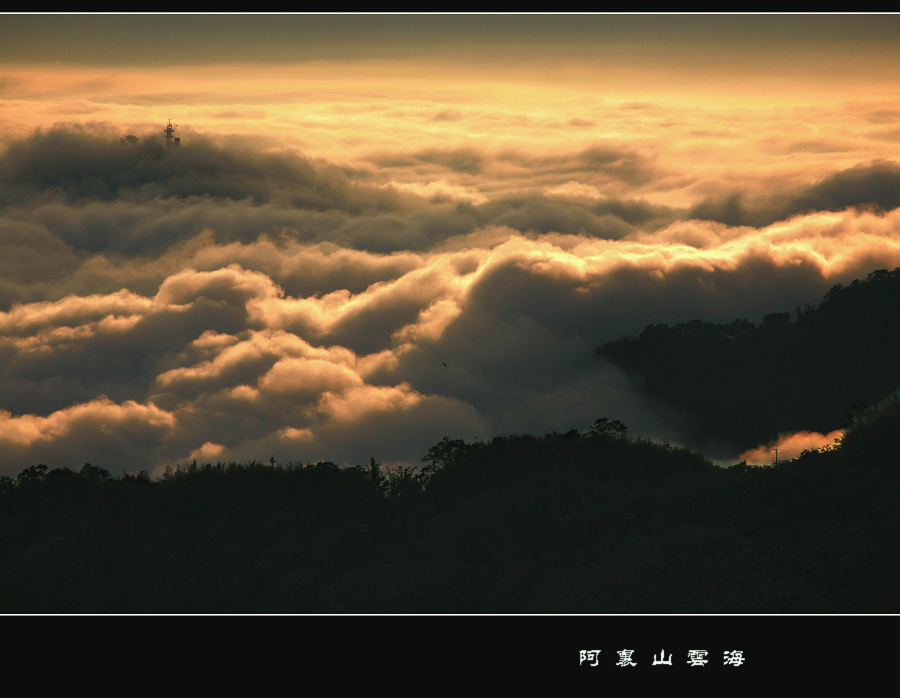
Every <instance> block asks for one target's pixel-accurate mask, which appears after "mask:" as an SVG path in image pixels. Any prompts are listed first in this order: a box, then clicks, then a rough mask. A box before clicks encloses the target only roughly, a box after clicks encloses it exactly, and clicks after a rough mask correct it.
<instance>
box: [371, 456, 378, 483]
mask: <svg viewBox="0 0 900 698" xmlns="http://www.w3.org/2000/svg"><path fill="white" fill-rule="evenodd" d="M369 474H370V475H371V476H372V485H374V486H375V487H378V461H377V460H375V458H374V456H373V457H371V458H369Z"/></svg>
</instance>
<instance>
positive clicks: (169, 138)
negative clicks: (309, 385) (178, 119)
mask: <svg viewBox="0 0 900 698" xmlns="http://www.w3.org/2000/svg"><path fill="white" fill-rule="evenodd" d="M176 126H178V124H175V126H172V119H169V124H168V126H166V130H165V131H164V132H163V133H165V134H166V145H181V139H180V138H173V137H174V135H175V127H176Z"/></svg>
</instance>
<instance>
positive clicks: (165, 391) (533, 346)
mask: <svg viewBox="0 0 900 698" xmlns="http://www.w3.org/2000/svg"><path fill="white" fill-rule="evenodd" d="M632 106H633V110H634V111H635V113H642V114H646V113H652V112H653V107H652V105H643V106H641V105H637V106H635V105H632ZM638 107H640V108H638ZM882 112H883V113H884V114H887V116H884V117H883V118H884V119H891V118H893V117H891V116H890V114H892V113H893V112H890V110H882ZM443 113H444V112H438V114H443ZM872 113H875V112H872ZM879 113H881V112H879ZM423 118H424V117H423ZM428 118H429V119H436V121H435V122H434V123H438V124H447V123H456V122H457V121H459V120H461V119H465V118H466V116H465V113H464V107H460V110H458V111H453V112H452V113H451V112H449V111H448V112H447V113H446V114H444V116H441V117H440V118H438V116H436V115H435V113H431V112H429V115H428ZM573 118H574V117H573ZM570 121H571V120H570ZM569 126H570V127H571V128H577V129H585V128H589V126H590V122H589V121H588V120H584V119H582V120H580V121H578V123H574V124H572V123H570V124H569ZM124 133H125V132H124V131H122V130H117V129H115V128H113V127H112V126H109V125H106V126H101V125H96V124H95V125H89V124H88V125H84V124H82V125H78V126H56V127H53V128H50V129H42V130H39V131H36V132H33V133H31V134H30V135H27V136H25V137H23V138H20V139H18V140H10V141H8V142H7V144H6V146H5V148H4V149H2V150H0V472H3V473H6V474H16V473H17V472H19V471H20V470H22V469H23V468H25V467H27V466H29V465H33V464H35V463H37V462H45V463H48V464H49V465H51V466H52V467H56V466H69V467H77V466H79V465H80V464H81V463H83V462H85V461H90V462H91V463H94V464H95V465H100V466H102V467H107V468H109V469H110V470H112V471H113V472H117V471H119V470H122V469H125V470H129V471H133V470H138V469H145V470H155V471H157V472H158V471H159V470H161V469H162V468H164V467H165V466H166V465H167V464H176V463H179V462H183V461H184V460H187V459H193V458H197V459H201V460H223V461H224V460H249V459H262V460H268V459H269V458H270V457H275V458H276V460H278V461H279V462H286V461H289V460H290V461H295V462H296V461H315V460H319V459H330V460H334V461H337V462H342V463H362V462H365V461H366V460H367V459H368V457H370V456H375V457H376V458H378V459H379V460H382V461H385V462H407V463H416V462H418V461H419V459H420V458H421V456H422V455H423V454H424V453H425V452H426V451H427V449H428V447H429V446H431V445H433V444H434V443H435V442H437V441H438V440H440V439H441V438H442V437H443V436H445V435H448V436H451V437H452V438H463V439H466V440H469V441H471V440H474V439H476V438H481V439H487V438H490V437H492V436H494V435H497V434H503V433H511V432H522V431H529V432H532V433H542V432H543V431H545V430H552V429H557V430H561V431H567V430H569V429H571V428H578V429H585V428H587V427H588V426H589V425H590V424H591V423H592V422H593V421H594V420H595V419H597V418H599V417H602V416H608V417H610V418H615V419H620V420H622V421H623V422H625V423H626V424H627V425H628V426H629V431H630V433H632V434H635V435H642V436H650V437H654V438H658V439H665V440H668V441H671V442H682V441H683V440H684V436H683V434H684V433H687V430H685V429H683V428H682V424H683V423H684V422H685V421H686V420H689V419H690V416H689V415H679V414H677V413H675V412H673V411H672V410H671V408H669V407H668V406H666V405H664V404H658V403H654V402H652V401H650V400H649V399H647V398H646V397H644V396H643V393H642V392H641V390H640V386H639V385H638V384H636V383H635V379H634V378H633V377H630V376H627V375H624V374H623V373H622V372H620V371H619V370H618V369H616V368H615V367H613V366H611V365H609V364H607V363H604V362H602V361H601V360H600V359H598V358H597V357H596V355H595V354H594V352H593V350H594V348H595V347H596V346H598V345H599V344H600V343H602V342H604V341H607V340H611V339H615V338H618V337H619V336H621V335H623V334H631V333H636V332H639V331H640V330H642V329H643V328H644V327H645V326H646V325H648V324H651V323H661V322H669V323H676V322H681V321H685V320H689V319H693V318H702V319H709V320H718V321H730V320H732V319H734V318H736V317H748V318H750V319H751V320H754V321H757V322H758V321H759V320H760V319H761V317H762V316H763V315H764V314H766V313H771V312H781V311H784V310H790V309H792V308H793V307H795V306H797V305H803V304H804V303H812V302H816V301H817V300H818V299H819V298H820V297H821V296H822V295H823V294H824V292H825V291H827V290H828V288H830V287H831V286H832V285H833V284H835V283H847V282H848V281H849V280H852V279H853V278H855V277H864V276H865V275H866V274H867V273H868V272H870V271H872V270H873V269H876V268H894V267H896V266H900V236H898V235H897V232H896V231H897V230H898V227H900V208H897V207H898V205H900V200H898V199H897V197H896V190H897V183H898V182H900V174H898V173H900V165H898V164H897V163H896V162H894V161H890V160H878V159H868V160H863V161H858V162H857V163H855V164H854V165H852V166H849V167H846V168H844V169H833V170H832V171H830V172H823V173H822V174H821V176H819V177H818V178H817V179H815V180H813V181H808V180H806V179H803V178H798V177H797V176H796V173H786V174H785V176H784V179H783V180H782V181H781V184H782V186H781V187H780V188H777V190H776V188H775V187H773V183H772V182H768V183H761V182H762V180H761V179H760V178H759V176H757V175H754V176H753V177H750V178H749V179H747V180H742V179H741V178H740V177H736V178H735V179H734V181H733V182H732V183H730V185H729V186H731V188H732V191H731V192H729V191H728V188H727V187H723V186H711V184H710V182H707V183H706V184H705V185H703V186H701V184H700V183H698V182H699V180H698V179H697V177H698V175H697V173H696V172H685V173H678V172H673V171H672V169H671V162H670V161H666V162H661V161H660V158H659V157H658V154H659V153H658V151H655V150H654V149H653V148H650V149H649V150H642V149H641V148H640V147H638V146H637V145H630V144H627V143H622V142H614V141H609V140H604V139H594V141H593V143H592V144H587V145H584V144H581V145H577V146H575V147H572V148H569V149H565V148H560V149H558V150H556V151H555V152H552V153H546V152H543V151H540V150H533V151H529V150H528V149H526V148H523V147H520V146H518V145H517V146H515V147H512V146H509V147H507V146H502V145H492V146H490V147H487V146H481V145H476V144H469V145H466V146H459V145H453V144H450V145H448V146H446V147H439V146H433V145H432V146H429V147H421V145H420V144H416V143H413V144H410V147H408V148H404V147H403V144H402V143H401V144H398V145H397V146H396V147H395V148H394V149H393V150H392V151H386V150H384V149H372V150H371V151H369V152H368V153H366V154H365V155H364V156H360V157H359V158H357V160H356V162H355V163H351V164H348V163H342V164H341V165H338V164H334V163H331V162H329V161H326V160H323V159H320V158H319V159H317V158H309V157H305V156H303V155H299V154H297V153H295V152H293V151H290V150H286V149H281V150H270V149H262V148H255V149H254V148H249V147H247V146H246V144H242V145H241V146H240V147H238V146H233V145H228V144H227V142H226V140H223V139H216V138H212V137H210V138H206V137H201V136H199V135H197V136H196V137H194V138H190V139H189V138H185V140H184V141H183V145H182V146H181V147H180V148H179V149H177V150H176V149H165V148H163V146H162V145H161V143H160V141H161V139H160V138H158V137H157V136H155V135H152V134H150V135H148V134H143V133H142V134H141V135H140V137H139V138H138V140H137V142H129V141H127V140H126V141H124V142H123V140H121V139H122V136H123V135H124ZM810 147H811V146H810ZM667 182H668V183H667ZM679 182H680V183H679ZM748 182H750V184H748ZM744 184H746V185H747V186H743V185H744ZM751 184H752V186H751ZM666 187H669V188H670V189H672V188H673V187H676V188H680V190H681V191H682V192H683V193H684V192H691V191H693V192H694V193H693V194H692V195H690V196H688V195H687V194H685V196H687V197H688V198H687V201H686V203H685V204H684V205H677V204H675V203H671V202H669V203H665V204H664V203H659V202H658V201H659V200H660V199H658V198H657V199H654V198H653V197H652V196H651V194H652V193H653V192H654V191H656V192H657V193H659V192H661V191H664V190H665V189H666ZM735 192H737V193H735ZM691 197H692V198H691ZM653 201H657V203H654V202H653ZM830 436H831V435H828V436H827V437H822V438H829V437H830ZM792 438H793V439H794V441H796V438H795V437H792ZM791 443H793V441H791ZM804 443H806V442H804ZM810 443H812V441H810ZM782 448H785V449H786V448H788V442H787V441H785V442H784V443H783V444H782ZM745 455H746V454H745ZM757 455H759V454H757ZM754 457H755V456H754ZM760 457H767V453H764V454H762V455H761V456H760Z"/></svg>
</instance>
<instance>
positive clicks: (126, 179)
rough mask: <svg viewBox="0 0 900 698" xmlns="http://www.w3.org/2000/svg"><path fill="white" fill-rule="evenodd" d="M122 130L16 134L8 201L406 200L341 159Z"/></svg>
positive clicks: (2, 196) (2, 187)
mask: <svg viewBox="0 0 900 698" xmlns="http://www.w3.org/2000/svg"><path fill="white" fill-rule="evenodd" d="M117 136H118V134H112V133H110V132H109V131H108V130H107V129H104V128H102V127H94V128H85V127H80V126H72V127H54V128H51V129H49V130H47V131H42V130H38V131H37V132H36V133H34V134H33V135H32V136H30V137H28V138H25V139H22V140H19V141H14V142H13V143H11V144H10V145H9V147H8V148H7V149H6V150H5V151H3V152H2V153H0V205H5V206H8V205H10V204H11V203H17V204H21V203H22V202H23V201H27V200H39V199H40V198H41V197H59V198H61V199H63V200H65V201H67V202H78V203H82V202H85V201H128V202H133V203H143V202H147V201H151V200H153V199H157V198H171V197H181V198H186V197H193V196H196V197H202V196H209V197H214V198H224V199H231V200H240V199H249V200H250V201H252V202H253V203H255V204H262V203H269V202H272V201H275V200H277V201H279V202H282V203H284V204H286V205H290V206H292V207H294V208H305V209H312V210H340V211H346V212H348V213H355V214H359V213H363V212H369V211H379V210H382V211H383V210H396V209H398V208H399V207H400V202H399V198H398V197H397V196H396V194H394V193H393V192H391V191H390V190H384V189H378V188H373V187H365V186H360V185H357V184H356V183H354V182H352V181H350V180H349V179H348V177H347V176H346V174H345V173H344V172H343V171H342V170H340V169H339V168H337V167H335V166H333V165H327V164H324V163H313V162H311V161H309V160H307V159H305V158H302V157H299V156H296V155H290V154H275V153H272V154H265V153H253V152H246V151H245V152H240V151H236V150H227V149H224V148H220V147H217V146H215V145H214V144H212V143H211V142H210V141H208V140H206V139H204V138H203V137H202V136H195V137H192V139H191V147H190V148H187V147H185V148H177V149H175V148H170V149H168V150H167V149H166V148H164V147H163V145H162V138H161V137H160V136H158V135H155V134H154V135H152V136H145V137H144V138H143V139H142V140H140V141H139V142H138V143H135V144H127V143H124V142H122V141H120V140H119V139H118V137H117Z"/></svg>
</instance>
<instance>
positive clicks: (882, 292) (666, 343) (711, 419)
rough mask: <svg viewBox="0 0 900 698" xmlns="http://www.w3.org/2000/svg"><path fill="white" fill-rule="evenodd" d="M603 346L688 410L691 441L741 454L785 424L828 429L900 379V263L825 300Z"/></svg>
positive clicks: (649, 332) (662, 396) (602, 351)
mask: <svg viewBox="0 0 900 698" xmlns="http://www.w3.org/2000/svg"><path fill="white" fill-rule="evenodd" d="M597 353H598V354H599V355H600V356H603V357H605V358H607V359H610V360H611V361H613V362H614V363H615V364H617V365H619V366H621V367H623V368H625V369H626V370H627V371H629V372H631V373H632V374H633V375H635V376H636V377H637V378H638V382H639V383H640V384H642V385H643V386H644V387H645V389H646V392H647V393H648V395H650V396H652V397H653V398H655V399H657V400H662V401H664V402H665V403H667V404H669V405H671V406H672V407H674V408H675V409H676V410H677V412H678V413H679V414H681V415H682V416H684V418H685V422H686V427H685V428H686V430H687V431H690V432H692V433H691V443H692V444H693V445H694V446H695V447H696V448H700V449H701V450H704V451H707V449H709V448H710V447H711V445H712V444H714V443H720V444H725V445H727V446H728V447H729V448H727V449H725V450H726V451H727V452H730V453H740V452H742V451H744V450H746V449H749V448H753V447H755V446H757V445H759V444H760V443H766V442H768V441H770V440H772V439H774V438H775V437H777V436H778V435H779V434H780V433H783V432H793V431H800V430H810V431H818V432H821V433H828V432H830V431H832V430H835V429H839V428H840V427H841V426H842V425H843V423H844V421H845V418H846V413H847V409H848V408H849V407H850V406H851V405H855V404H858V403H862V404H866V405H873V404H875V403H877V402H878V401H879V400H882V399H884V398H885V397H886V396H888V395H890V394H891V393H892V392H894V391H895V390H897V389H898V388H900V267H898V268H897V269H894V270H893V271H887V270H884V269H881V270H878V271H873V272H872V273H871V274H869V275H868V277H867V278H866V279H865V280H863V281H858V280H857V281H854V282H853V283H852V284H850V285H849V286H846V287H844V286H840V285H837V286H834V287H833V288H832V289H831V290H830V291H829V292H828V293H827V294H826V295H825V297H824V298H823V299H822V301H821V302H820V303H819V305H818V306H811V305H807V306H806V307H805V308H799V307H798V308H796V310H795V313H794V317H793V318H792V317H791V313H788V312H782V313H771V314H769V315H766V316H765V317H764V318H763V322H762V324H761V325H759V326H757V325H754V324H753V323H752V322H750V321H749V320H747V319H746V318H743V319H737V320H735V321H734V322H732V323H731V324H718V323H713V322H703V321H700V320H692V321H690V322H686V323H680V324H677V325H674V326H672V327H669V326H668V325H664V324H663V325H650V326H648V327H647V328H646V329H645V330H644V331H643V332H642V333H641V334H640V335H639V336H638V337H623V338H621V339H619V340H617V341H615V342H609V343H607V344H604V345H603V346H602V347H600V348H599V349H597Z"/></svg>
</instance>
